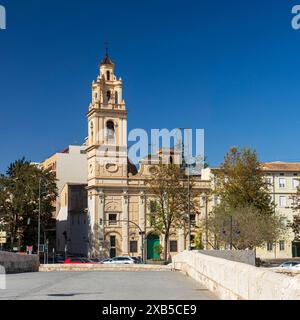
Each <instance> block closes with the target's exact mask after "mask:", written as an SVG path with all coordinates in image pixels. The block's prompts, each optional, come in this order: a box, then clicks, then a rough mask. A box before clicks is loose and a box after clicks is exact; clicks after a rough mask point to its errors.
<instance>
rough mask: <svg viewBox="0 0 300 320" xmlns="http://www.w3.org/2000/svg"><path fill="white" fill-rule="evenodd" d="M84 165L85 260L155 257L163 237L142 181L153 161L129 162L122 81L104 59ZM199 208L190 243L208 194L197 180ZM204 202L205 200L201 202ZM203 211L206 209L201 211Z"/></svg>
mask: <svg viewBox="0 0 300 320" xmlns="http://www.w3.org/2000/svg"><path fill="white" fill-rule="evenodd" d="M87 119H88V138H87V140H86V153H87V163H88V177H87V203H88V210H87V214H88V220H89V222H88V226H89V256H93V257H98V256H110V257H113V256H120V255H130V256H139V257H142V256H143V257H144V258H145V259H159V254H158V253H157V252H156V250H155V247H156V246H158V245H159V244H160V245H162V246H163V243H164V241H163V235H161V234H158V233H156V232H155V230H153V229H152V228H151V226H150V224H149V215H151V212H150V209H149V205H148V204H149V199H150V198H151V195H149V194H147V187H146V185H145V180H146V179H147V178H148V177H149V176H150V175H151V171H152V170H153V167H154V166H155V164H157V162H155V160H153V158H151V157H149V158H147V159H143V160H142V161H141V163H140V167H139V170H138V169H137V168H136V166H135V165H134V164H133V163H131V161H130V159H128V152H127V150H128V148H127V108H126V105H125V101H124V99H123V96H122V79H121V78H117V77H116V75H115V64H114V63H113V62H112V61H111V59H110V58H109V56H108V55H106V56H105V57H104V59H103V60H102V61H101V63H100V70H99V75H98V77H97V79H96V80H95V81H94V82H93V84H92V101H91V103H90V105H89V110H88V113H87ZM159 156H160V157H162V158H163V157H165V156H166V157H170V156H171V157H172V158H174V159H172V161H174V163H176V162H177V161H179V155H177V154H175V153H174V152H171V154H170V152H168V155H164V151H160V154H159ZM195 187H196V189H197V191H198V192H197V194H198V193H199V207H201V208H203V209H202V211H203V212H198V214H191V221H192V232H191V240H192V243H193V239H194V236H195V233H196V227H197V225H198V224H199V222H200V220H201V218H203V217H201V215H203V214H205V213H204V211H205V208H204V207H205V206H203V205H202V204H201V202H202V201H203V200H202V197H203V194H205V193H208V191H209V189H210V181H209V180H203V179H201V175H199V176H197V177H196V185H195ZM206 203H207V202H206ZM206 210H207V208H206ZM187 237H188V232H187V229H186V228H182V229H180V230H173V231H172V235H171V237H170V241H169V243H168V245H169V251H170V253H171V255H172V254H176V253H177V252H180V251H183V250H185V249H186V248H187V243H188V239H187Z"/></svg>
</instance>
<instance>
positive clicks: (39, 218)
mask: <svg viewBox="0 0 300 320" xmlns="http://www.w3.org/2000/svg"><path fill="white" fill-rule="evenodd" d="M41 184H42V178H41V177H40V178H39V214H38V246H37V254H38V255H39V254H40V240H41Z"/></svg>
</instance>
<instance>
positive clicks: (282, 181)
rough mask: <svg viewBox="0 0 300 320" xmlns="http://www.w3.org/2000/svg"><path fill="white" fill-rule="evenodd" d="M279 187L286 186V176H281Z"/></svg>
mask: <svg viewBox="0 0 300 320" xmlns="http://www.w3.org/2000/svg"><path fill="white" fill-rule="evenodd" d="M279 188H285V178H279Z"/></svg>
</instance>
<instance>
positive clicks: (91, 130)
mask: <svg viewBox="0 0 300 320" xmlns="http://www.w3.org/2000/svg"><path fill="white" fill-rule="evenodd" d="M90 134H91V143H93V142H94V125H93V122H91V124H90Z"/></svg>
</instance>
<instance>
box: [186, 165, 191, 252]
mask: <svg viewBox="0 0 300 320" xmlns="http://www.w3.org/2000/svg"><path fill="white" fill-rule="evenodd" d="M187 168H188V251H191V249H192V246H191V213H190V201H191V195H190V167H189V166H188V167H187Z"/></svg>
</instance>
